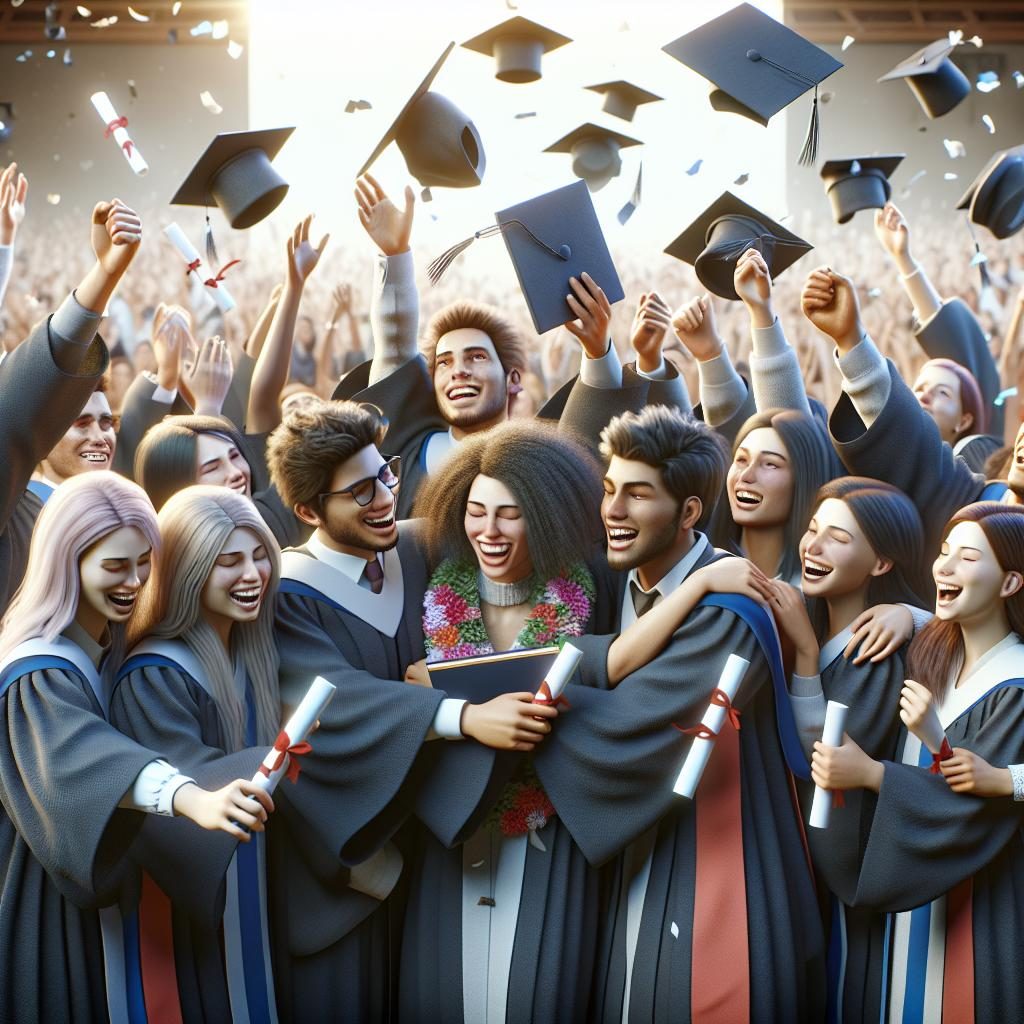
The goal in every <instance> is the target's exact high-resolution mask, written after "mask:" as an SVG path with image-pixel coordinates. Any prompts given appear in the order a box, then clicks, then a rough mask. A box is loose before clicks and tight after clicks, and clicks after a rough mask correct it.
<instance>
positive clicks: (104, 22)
mask: <svg viewBox="0 0 1024 1024" xmlns="http://www.w3.org/2000/svg"><path fill="white" fill-rule="evenodd" d="M90 24H91V25H92V27H93V28H110V26H111V25H116V24H117V15H116V14H112V15H111V16H110V17H109V18H100V20H99V21H93V22H90Z"/></svg>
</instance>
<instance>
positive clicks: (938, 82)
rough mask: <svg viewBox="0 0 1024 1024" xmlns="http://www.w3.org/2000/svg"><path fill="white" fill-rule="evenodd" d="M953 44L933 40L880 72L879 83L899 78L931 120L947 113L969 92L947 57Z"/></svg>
mask: <svg viewBox="0 0 1024 1024" xmlns="http://www.w3.org/2000/svg"><path fill="white" fill-rule="evenodd" d="M953 50H954V47H953V46H952V45H951V44H950V42H949V39H948V38H943V39H936V40H935V42H934V43H930V44H929V45H928V46H926V47H925V48H924V49H923V50H918V51H917V53H915V54H913V55H912V56H910V57H908V58H907V59H906V60H904V61H901V62H900V63H899V64H897V65H896V67H894V68H893V69H892V71H889V72H887V73H886V74H884V75H882V77H881V78H880V79H879V81H880V82H891V81H893V80H894V79H897V78H902V79H904V80H905V81H906V83H907V85H909V86H910V91H911V92H912V93H913V94H914V95H915V96H916V97H917V102H918V103H920V104H921V108H922V109H923V110H924V112H925V113H926V114H927V115H928V116H929V117H930V118H932V119H934V118H936V117H942V115H943V114H948V113H949V112H950V111H951V110H952V109H953V108H954V107H955V106H956V105H957V104H958V103H959V102H960V101H961V100H962V99H963V98H964V97H965V96H967V95H968V94H969V93H970V91H971V83H970V82H969V81H968V80H967V76H966V75H965V74H964V73H963V72H962V71H961V70H960V69H959V68H958V67H957V66H956V65H955V64H954V63H953V62H952V61H951V60H950V59H949V55H950V54H951V53H952V52H953Z"/></svg>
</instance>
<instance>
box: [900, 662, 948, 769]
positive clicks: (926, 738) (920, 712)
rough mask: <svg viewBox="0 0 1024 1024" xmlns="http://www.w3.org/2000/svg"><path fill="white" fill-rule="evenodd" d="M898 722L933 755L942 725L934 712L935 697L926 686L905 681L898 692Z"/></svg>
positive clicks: (912, 680) (941, 732)
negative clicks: (933, 748)
mask: <svg viewBox="0 0 1024 1024" xmlns="http://www.w3.org/2000/svg"><path fill="white" fill-rule="evenodd" d="M900 720H901V721H902V722H903V724H904V725H905V726H906V727H907V729H909V730H910V732H912V733H913V734H914V735H915V736H916V737H917V738H918V739H919V740H920V741H921V742H922V743H923V744H924V745H925V746H926V747H928V749H929V750H931V751H932V753H933V754H936V753H938V751H937V750H932V747H933V746H935V745H936V742H935V741H936V740H937V739H939V737H941V736H942V734H943V730H942V724H941V722H940V721H939V714H938V712H937V711H936V710H935V696H934V695H933V694H932V691H931V690H929V689H928V687H927V686H923V685H922V684H921V683H919V682H917V681H916V680H914V679H906V680H904V682H903V689H902V691H901V692H900Z"/></svg>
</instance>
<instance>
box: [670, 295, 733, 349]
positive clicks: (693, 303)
mask: <svg viewBox="0 0 1024 1024" xmlns="http://www.w3.org/2000/svg"><path fill="white" fill-rule="evenodd" d="M672 329H673V330H674V331H675V332H676V337H677V338H678V339H679V342H680V344H681V345H682V346H683V348H685V349H686V351H687V352H689V353H690V355H691V356H693V358H694V359H696V360H697V362H699V363H704V362H707V361H708V360H709V359H715V358H717V357H718V356H720V355H721V354H722V349H723V348H724V345H723V343H722V338H721V336H720V335H719V333H718V328H717V326H716V325H715V307H714V305H713V304H712V302H711V296H710V295H708V294H707V292H705V293H704V294H703V295H702V296H700V298H697V299H691V300H690V301H689V302H687V303H684V304H683V305H682V306H680V307H679V308H678V309H677V310H676V311H675V313H674V314H673V315H672Z"/></svg>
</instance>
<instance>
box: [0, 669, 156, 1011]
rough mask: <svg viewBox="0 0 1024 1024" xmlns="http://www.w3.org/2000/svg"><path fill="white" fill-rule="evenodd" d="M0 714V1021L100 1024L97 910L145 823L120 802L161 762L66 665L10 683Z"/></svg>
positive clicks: (118, 880) (127, 870)
mask: <svg viewBox="0 0 1024 1024" xmlns="http://www.w3.org/2000/svg"><path fill="white" fill-rule="evenodd" d="M0 716H2V719H3V736H4V742H3V743H0V962H2V963H3V965H4V966H3V984H2V985H0V1021H2V1022H3V1024H23V1022H27V1021H74V1022H75V1024H89V1022H92V1021H97V1022H103V1021H106V1020H107V1019H108V1014H107V998H106V983H105V979H104V958H103V944H102V940H101V937H100V919H99V909H100V908H102V907H108V906H111V905H114V904H116V903H118V902H119V900H120V899H122V896H121V894H122V892H123V891H126V890H130V889H131V888H132V886H133V883H134V881H135V880H134V874H133V870H132V867H131V863H130V860H129V858H128V857H127V851H128V848H129V846H130V845H131V843H132V840H133V839H134V837H135V835H136V834H137V832H138V830H139V828H140V827H141V825H142V822H143V817H144V815H142V814H141V813H139V812H138V811H134V810H119V809H118V803H119V802H120V800H121V798H122V797H123V796H124V794H125V793H126V792H127V791H128V790H129V789H130V788H131V786H132V784H133V782H134V781H135V778H136V777H137V776H138V774H139V772H140V771H141V770H142V769H143V768H144V767H145V766H146V765H147V764H148V763H149V762H151V761H153V760H155V759H156V758H157V757H158V756H159V755H157V754H156V753H154V752H153V751H151V750H147V749H145V748H143V747H141V746H139V745H138V744H137V743H135V742H134V741H132V740H131V739H129V738H128V737H127V736H123V735H122V734H121V733H119V732H118V731H117V730H116V729H114V728H112V727H111V726H110V725H109V724H108V723H107V722H106V721H105V720H104V717H103V711H102V709H101V707H100V704H99V703H98V701H97V699H96V696H95V694H94V693H93V690H92V688H91V687H90V685H89V683H88V682H87V681H86V680H85V679H84V678H83V677H82V676H81V675H80V674H79V673H78V672H76V671H72V670H62V669H57V668H54V669H50V670H39V671H33V672H28V673H27V674H25V675H23V676H21V677H19V678H16V679H14V681H13V682H12V683H11V685H10V687H9V688H8V689H7V691H6V693H5V694H4V695H3V697H2V698H0Z"/></svg>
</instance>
